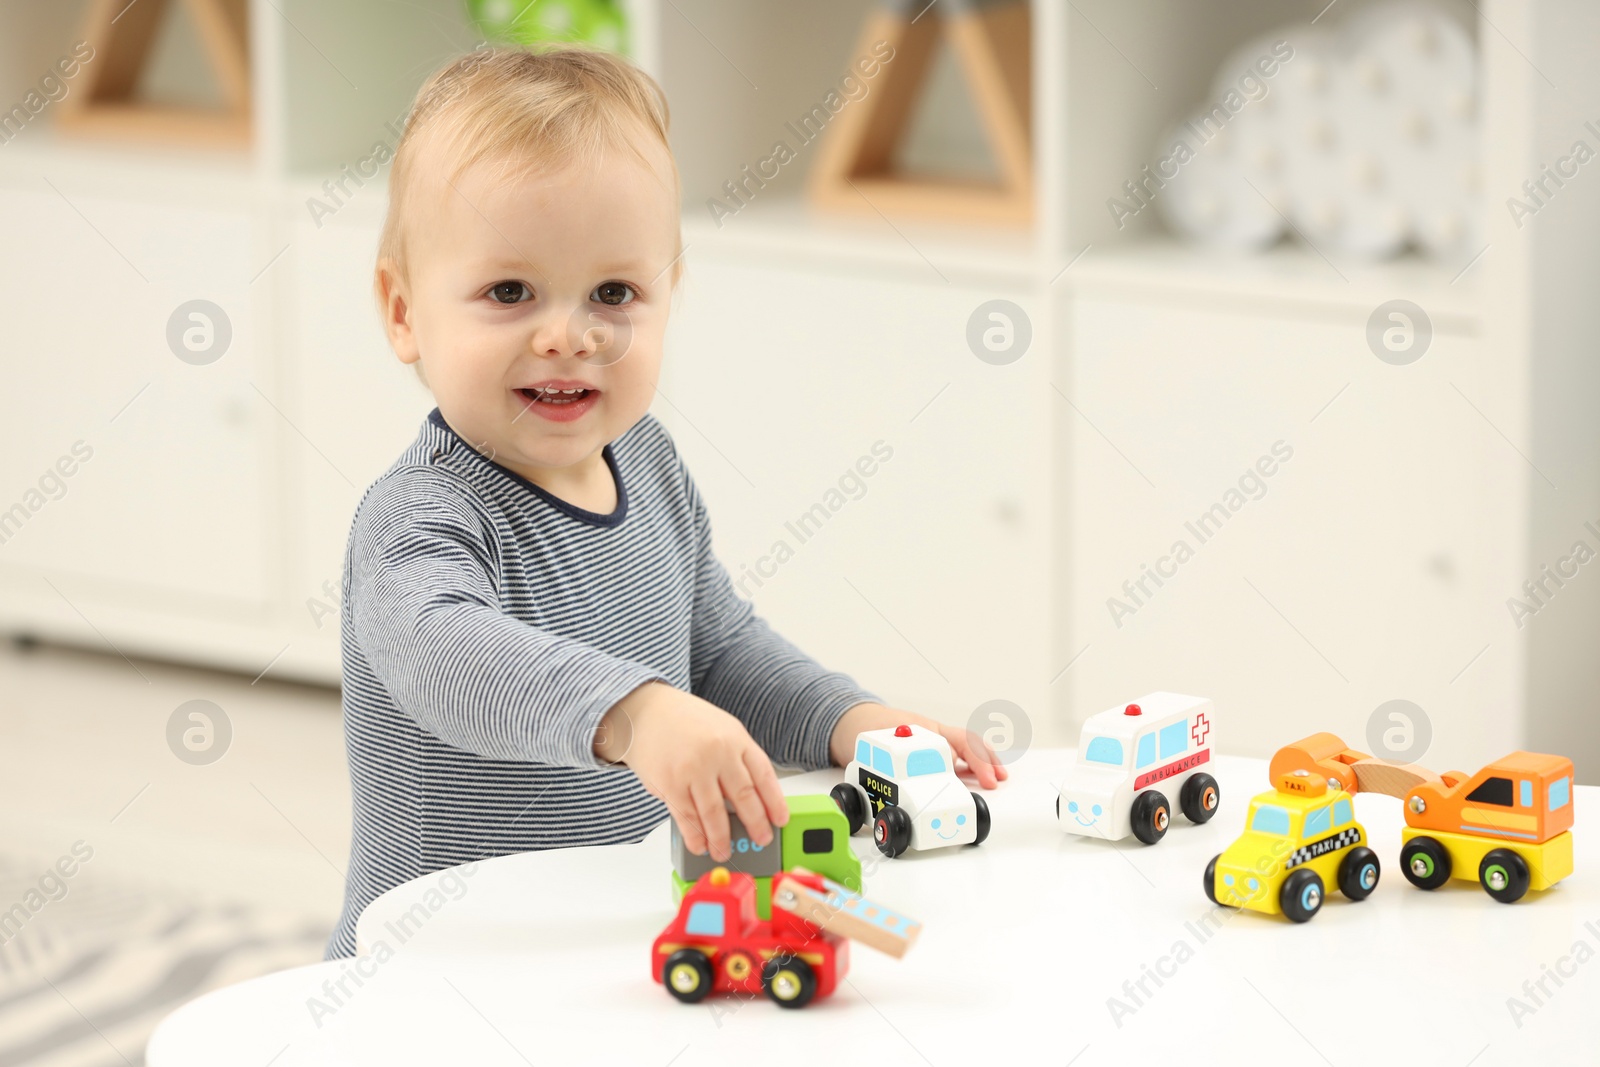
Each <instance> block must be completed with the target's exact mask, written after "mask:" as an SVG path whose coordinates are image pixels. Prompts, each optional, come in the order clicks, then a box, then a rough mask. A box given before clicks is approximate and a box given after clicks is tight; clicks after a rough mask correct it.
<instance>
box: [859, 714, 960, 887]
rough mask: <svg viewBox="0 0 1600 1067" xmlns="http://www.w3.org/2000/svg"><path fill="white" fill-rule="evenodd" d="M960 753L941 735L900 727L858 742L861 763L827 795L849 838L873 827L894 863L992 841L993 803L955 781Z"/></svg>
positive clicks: (880, 845)
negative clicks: (913, 854)
mask: <svg viewBox="0 0 1600 1067" xmlns="http://www.w3.org/2000/svg"><path fill="white" fill-rule="evenodd" d="M955 768H956V760H955V753H954V752H953V751H952V750H951V748H950V742H949V741H946V740H945V739H944V735H943V734H941V733H939V732H938V731H937V730H929V729H928V728H927V727H924V726H896V727H895V728H894V729H892V730H868V731H866V732H865V733H862V734H860V735H859V736H858V737H857V738H856V758H855V759H853V760H851V761H850V765H849V766H848V767H846V768H845V769H844V781H843V782H841V783H840V784H838V785H836V786H834V787H833V790H832V792H831V793H830V795H831V796H832V797H833V800H834V803H836V804H838V805H839V810H840V811H842V812H844V817H845V818H846V819H847V820H848V821H849V823H850V832H851V833H855V832H856V831H857V830H859V829H861V827H862V826H864V825H866V824H868V823H870V824H871V826H872V841H873V844H875V845H877V846H878V851H879V852H882V853H883V854H884V855H885V856H888V857H889V858H890V859H893V858H894V857H896V856H898V855H900V854H901V853H903V852H905V850H906V849H908V848H915V849H927V848H943V847H945V846H946V845H976V844H980V843H981V842H982V841H983V839H984V838H986V837H988V836H989V805H988V804H986V803H984V799H983V798H982V797H980V796H979V795H978V794H976V793H973V792H969V791H968V789H967V787H966V786H965V785H963V784H962V782H961V779H960V778H957V777H956V770H955Z"/></svg>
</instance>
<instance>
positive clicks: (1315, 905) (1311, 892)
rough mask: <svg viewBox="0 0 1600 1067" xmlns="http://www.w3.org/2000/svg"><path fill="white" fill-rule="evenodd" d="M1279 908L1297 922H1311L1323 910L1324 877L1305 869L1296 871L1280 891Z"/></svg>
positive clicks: (1285, 880) (1286, 880) (1285, 881)
mask: <svg viewBox="0 0 1600 1067" xmlns="http://www.w3.org/2000/svg"><path fill="white" fill-rule="evenodd" d="M1278 906H1279V907H1280V908H1282V909H1283V913H1284V914H1285V915H1287V916H1288V917H1289V918H1290V919H1293V920H1294V921H1295V922H1297V923H1303V922H1310V921H1311V917H1312V916H1313V915H1315V914H1316V913H1317V912H1319V911H1321V910H1322V877H1321V876H1320V875H1318V874H1317V872H1316V871H1308V870H1306V869H1305V868H1303V867H1302V868H1301V869H1300V870H1298V871H1295V872H1294V873H1293V874H1291V875H1289V877H1288V878H1286V879H1284V882H1283V888H1282V889H1280V890H1278Z"/></svg>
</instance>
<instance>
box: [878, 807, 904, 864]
mask: <svg viewBox="0 0 1600 1067" xmlns="http://www.w3.org/2000/svg"><path fill="white" fill-rule="evenodd" d="M872 843H873V844H875V845H877V846H878V851H879V852H882V853H883V854H884V855H885V856H888V857H889V858H890V859H894V858H895V857H896V856H898V855H900V853H902V852H904V851H905V850H906V849H907V848H909V847H910V845H911V816H909V815H907V814H906V809H905V808H902V807H900V806H899V805H890V806H889V807H886V808H884V809H883V810H882V811H881V812H879V813H878V817H877V818H876V819H874V820H873V823H872Z"/></svg>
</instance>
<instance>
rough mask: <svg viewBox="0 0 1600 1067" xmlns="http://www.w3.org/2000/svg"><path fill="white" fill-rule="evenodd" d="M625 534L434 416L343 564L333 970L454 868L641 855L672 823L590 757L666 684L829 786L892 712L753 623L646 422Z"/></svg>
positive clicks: (627, 781)
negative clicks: (344, 784)
mask: <svg viewBox="0 0 1600 1067" xmlns="http://www.w3.org/2000/svg"><path fill="white" fill-rule="evenodd" d="M604 458H605V461H606V463H607V464H608V466H609V467H610V469H611V473H612V475H613V477H614V479H615V481H616V485H617V506H616V509H615V510H614V511H612V512H611V513H610V514H608V515H602V514H597V513H595V512H590V511H585V510H584V509H582V508H579V507H576V506H574V505H572V504H570V503H568V502H566V501H564V500H561V499H559V498H557V497H555V496H553V495H551V494H550V493H548V492H546V491H545V490H543V489H540V488H539V487H538V486H536V485H534V484H532V483H531V482H529V481H527V480H526V479H524V478H522V477H520V476H519V475H517V474H515V473H513V472H511V471H509V470H507V469H506V468H504V467H501V466H500V465H498V464H496V463H494V462H493V461H492V460H490V459H488V458H486V457H485V456H483V455H480V454H479V453H478V452H477V451H476V450H475V449H474V448H473V447H472V446H471V445H470V444H468V443H467V442H466V441H464V440H463V439H462V438H460V437H458V436H457V435H456V434H455V432H454V431H452V430H451V429H450V427H449V425H448V424H447V423H446V422H445V421H444V419H443V418H442V417H441V416H440V414H439V412H438V411H437V410H435V411H434V412H433V413H432V414H431V415H430V416H429V417H428V419H427V421H426V422H424V423H423V426H422V430H421V432H420V434H419V435H418V437H417V439H416V441H415V442H413V443H412V445H411V446H410V448H408V449H407V450H406V452H405V453H404V454H403V455H402V456H401V457H400V459H399V460H398V461H397V462H396V463H395V465H394V466H393V467H391V468H390V469H389V470H388V471H387V472H386V473H385V474H384V475H383V476H382V477H380V478H379V479H378V480H377V481H376V482H374V483H373V485H372V486H371V487H370V488H369V489H368V490H367V492H366V494H365V496H363V498H362V500H361V503H360V506H359V507H358V508H357V509H356V517H355V521H354V523H353V525H352V527H351V531H350V541H349V546H348V548H347V550H346V554H345V568H344V579H343V601H342V605H341V612H340V617H341V622H342V624H343V638H342V639H343V656H344V696H343V703H344V724H345V742H346V746H347V748H348V750H349V758H350V777H351V785H352V789H353V799H354V805H353V806H354V832H353V839H352V842H351V850H350V870H349V875H348V879H347V882H346V886H345V900H344V908H343V912H342V914H341V916H340V919H339V925H338V928H337V929H336V930H335V931H334V933H333V936H332V938H331V939H330V940H329V942H328V955H329V956H330V957H334V956H348V955H351V954H353V952H354V951H355V925H356V920H357V919H358V918H359V917H360V914H361V911H362V909H363V908H365V907H366V906H367V904H369V903H370V902H371V901H372V900H373V898H375V897H376V896H378V894H380V893H382V892H384V891H385V890H387V889H389V888H391V887H393V886H395V885H398V884H399V883H401V882H404V881H406V880H408V879H411V878H415V877H417V876H419V875H422V874H425V873H427V872H429V871H434V870H438V869H440V868H442V867H447V866H451V865H453V864H458V863H465V862H469V861H472V860H477V859H482V858H485V857H488V856H498V855H504V854H506V853H511V852H522V851H528V850H533V849H545V848H560V847H565V846H570V845H598V844H614V843H619V842H629V841H638V840H639V839H641V838H642V837H643V836H644V835H645V834H646V833H648V832H649V831H650V830H651V828H653V827H654V826H656V825H657V824H658V823H660V822H661V821H662V820H663V819H664V818H666V816H667V810H666V807H665V806H664V805H663V804H662V803H661V802H660V801H659V800H657V799H656V798H655V797H653V796H651V795H650V794H649V793H647V792H645V790H644V787H643V786H642V785H641V784H640V782H639V779H638V777H637V776H636V775H634V774H633V772H631V771H628V770H626V769H624V768H616V767H610V766H607V765H606V764H605V763H603V762H602V761H600V760H599V759H597V758H596V756H595V755H594V751H593V744H594V735H595V731H596V728H597V727H598V725H599V722H600V719H601V717H602V716H603V715H604V714H605V713H606V711H607V710H608V709H609V708H610V707H611V706H612V705H613V704H615V703H616V702H617V701H618V700H620V699H621V698H622V697H624V696H626V695H627V694H628V693H630V692H632V691H633V690H634V689H636V688H638V687H639V686H640V685H643V684H644V683H646V682H650V681H663V682H666V683H668V684H670V685H673V686H676V687H678V688H680V689H684V690H687V691H689V692H692V693H694V694H696V695H697V696H700V697H703V698H704V699H706V700H708V701H710V702H712V703H713V704H716V705H717V706H718V707H720V708H723V709H725V710H726V711H728V712H730V713H731V714H733V715H735V716H737V717H738V718H739V719H740V721H741V722H743V723H744V725H745V727H746V728H747V729H748V730H749V731H750V734H751V736H752V737H753V738H754V739H755V740H756V742H757V743H758V744H760V745H761V747H762V748H763V749H765V750H766V752H767V753H768V755H769V756H771V758H772V759H773V761H774V762H775V763H778V764H780V765H785V766H793V767H804V768H817V767H825V766H827V765H828V763H829V753H828V741H829V738H830V736H831V734H832V732H833V727H834V725H835V724H836V723H837V722H838V720H839V717H840V716H841V715H843V714H844V712H845V711H846V710H848V709H849V708H850V707H852V706H853V705H855V704H858V703H861V702H863V701H869V700H876V699H877V698H876V697H875V696H873V695H872V694H871V693H868V692H866V691H865V690H863V689H861V688H860V687H858V686H857V685H856V684H855V683H854V682H853V681H852V680H851V679H850V678H849V677H847V676H846V675H843V674H838V673H833V672H829V671H825V670H823V669H822V668H821V667H819V666H818V665H817V664H816V663H815V662H813V661H812V660H811V659H809V658H808V657H807V656H806V655H805V654H804V653H802V652H801V651H800V650H799V649H797V648H795V647H794V646H793V645H792V644H790V643H789V642H788V641H786V640H784V639H783V638H782V637H781V636H779V635H778V634H777V633H775V632H773V630H772V629H771V628H770V627H769V626H768V625H767V624H766V622H765V621H763V620H762V619H761V618H760V617H759V616H757V615H755V614H754V612H753V610H752V609H751V606H750V604H749V603H748V602H747V601H745V600H742V599H741V598H739V597H738V596H737V595H736V594H735V593H734V590H733V585H732V583H731V582H730V581H729V578H728V575H727V572H726V571H725V570H724V569H723V568H722V566H721V564H719V563H718V562H717V559H716V557H715V556H714V555H713V554H712V551H711V530H710V525H709V522H708V520H707V518H706V510H705V506H704V504H703V503H702V502H701V499H700V495H699V493H698V492H697V490H696V489H695V485H694V482H693V480H692V479H691V478H690V477H689V472H688V470H687V469H686V468H685V467H684V464H683V461H682V460H681V459H680V458H679V456H678V453H677V450H676V448H675V447H674V445H673V443H672V439H671V437H670V436H668V434H667V432H666V430H665V429H664V428H663V427H662V426H661V424H660V423H658V422H657V421H656V420H655V419H654V418H652V417H651V416H649V415H646V416H645V417H644V418H643V419H641V420H640V421H639V422H638V423H637V424H636V425H635V426H634V427H633V428H632V429H630V430H628V432H626V433H624V434H623V435H622V436H621V437H619V438H617V440H616V441H614V442H612V443H611V444H610V445H608V446H607V447H606V449H605V451H604Z"/></svg>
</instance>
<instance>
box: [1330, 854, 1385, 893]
mask: <svg viewBox="0 0 1600 1067" xmlns="http://www.w3.org/2000/svg"><path fill="white" fill-rule="evenodd" d="M1379 872H1380V867H1379V865H1378V854H1377V853H1376V852H1374V851H1372V850H1371V849H1370V848H1367V847H1366V846H1365V845H1357V846H1356V847H1355V848H1353V849H1351V850H1350V851H1349V853H1347V854H1346V855H1345V858H1344V860H1343V861H1342V862H1341V863H1340V864H1339V892H1341V893H1343V894H1344V895H1345V896H1347V897H1349V898H1350V899H1351V900H1366V899H1367V898H1368V897H1370V896H1371V895H1372V891H1373V890H1374V889H1376V888H1378V874H1379Z"/></svg>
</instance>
